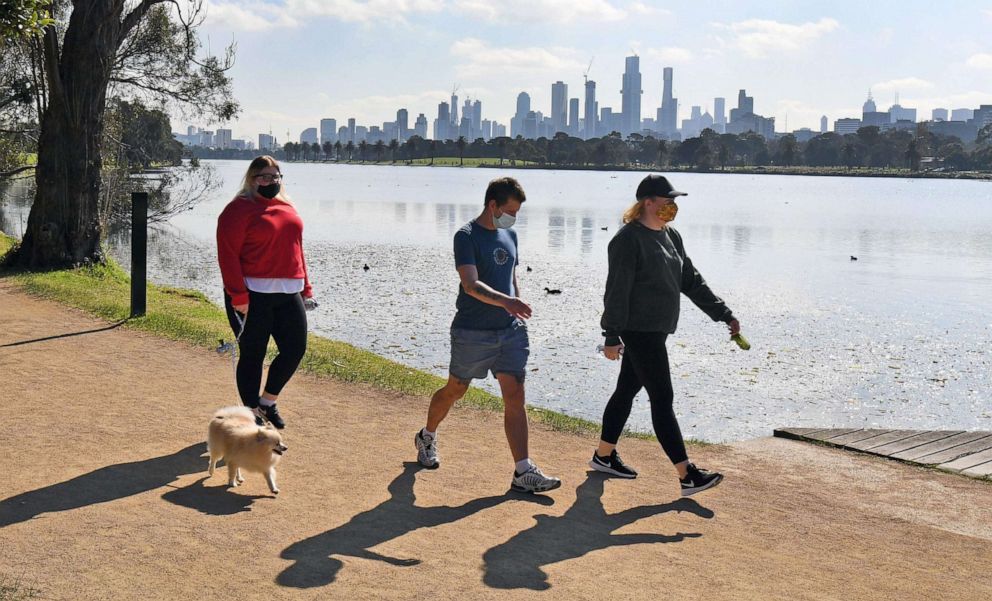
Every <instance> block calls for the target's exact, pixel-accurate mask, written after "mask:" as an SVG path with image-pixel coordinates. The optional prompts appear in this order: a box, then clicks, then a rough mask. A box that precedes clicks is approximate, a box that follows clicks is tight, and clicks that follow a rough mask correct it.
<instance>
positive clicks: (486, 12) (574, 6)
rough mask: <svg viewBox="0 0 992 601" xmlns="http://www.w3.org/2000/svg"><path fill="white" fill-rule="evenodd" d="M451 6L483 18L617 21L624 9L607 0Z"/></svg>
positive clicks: (490, 0) (505, 0)
mask: <svg viewBox="0 0 992 601" xmlns="http://www.w3.org/2000/svg"><path fill="white" fill-rule="evenodd" d="M453 8H454V9H455V10H456V11H457V12H460V13H462V14H464V15H467V16H469V17H475V18H479V19H483V20H486V21H500V22H514V23H528V22H533V21H550V22H554V23H571V22H574V21H593V22H603V21H620V20H623V19H625V18H626V17H627V12H626V11H624V10H623V9H620V8H618V7H616V6H614V5H613V4H612V3H610V2H608V1H607V0H454V2H453Z"/></svg>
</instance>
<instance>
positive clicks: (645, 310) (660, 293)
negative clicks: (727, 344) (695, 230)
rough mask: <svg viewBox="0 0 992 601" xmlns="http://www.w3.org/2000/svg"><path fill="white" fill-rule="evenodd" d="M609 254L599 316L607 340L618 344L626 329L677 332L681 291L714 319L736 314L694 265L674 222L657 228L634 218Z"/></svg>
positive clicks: (732, 317) (622, 231)
mask: <svg viewBox="0 0 992 601" xmlns="http://www.w3.org/2000/svg"><path fill="white" fill-rule="evenodd" d="M609 257H610V272H609V276H607V278H606V294H604V295H603V304H604V306H605V309H604V311H603V318H602V320H601V321H600V325H601V326H602V328H603V336H606V345H607V346H614V345H616V344H619V337H620V334H621V332H623V331H625V330H632V331H635V332H664V333H666V334H672V333H674V332H675V328H676V326H677V325H678V322H679V293H684V294H685V295H686V296H688V297H689V299H690V300H691V301H692V302H693V303H695V305H696V306H697V307H699V308H700V309H702V311H703V312H704V313H706V314H707V315H709V316H710V318H711V319H713V321H724V322H728V323H729V322H730V321H732V320H733V319H734V315H733V313H732V312H731V311H730V309H729V308H727V305H726V304H725V303H724V302H723V300H722V299H720V297H718V296H717V295H716V294H713V291H712V290H710V287H709V286H707V285H706V281H705V280H704V279H703V276H701V275H699V272H698V271H696V268H695V267H693V266H692V261H691V260H690V259H689V257H688V256H687V255H686V254H685V246H683V244H682V236H681V235H679V233H678V232H677V231H676V230H675V229H673V228H671V227H665V228H663V229H661V230H657V231H656V230H652V229H650V228H648V227H645V226H644V225H642V224H641V223H640V222H637V221H632V222H631V223H628V224H626V225H624V226H623V227H622V228H620V229H619V230H618V231H617V233H616V235H615V236H613V239H612V240H610V245H609Z"/></svg>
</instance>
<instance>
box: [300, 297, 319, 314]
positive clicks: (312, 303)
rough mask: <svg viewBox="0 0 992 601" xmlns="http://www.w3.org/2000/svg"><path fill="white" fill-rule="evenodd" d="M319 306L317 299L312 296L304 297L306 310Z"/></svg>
mask: <svg viewBox="0 0 992 601" xmlns="http://www.w3.org/2000/svg"><path fill="white" fill-rule="evenodd" d="M319 306H320V305H319V304H318V303H317V301H315V300H313V297H312V296H309V297H307V298H304V299H303V309H304V310H306V311H313V310H314V309H316V308H317V307H319Z"/></svg>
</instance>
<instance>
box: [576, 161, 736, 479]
mask: <svg viewBox="0 0 992 601" xmlns="http://www.w3.org/2000/svg"><path fill="white" fill-rule="evenodd" d="M635 196H636V198H637V202H636V203H634V204H633V205H632V206H631V207H630V208H629V209H627V211H626V212H625V213H624V217H623V221H624V226H623V227H621V228H620V229H619V230H618V231H617V233H616V235H615V236H613V239H612V240H611V241H610V245H609V275H608V277H607V280H606V294H605V295H604V297H603V301H604V305H605V308H604V311H603V318H602V321H601V325H602V328H603V336H604V337H605V338H606V341H605V344H604V346H603V354H604V355H606V357H607V358H608V359H611V360H617V359H619V358H621V357H622V359H623V360H622V363H621V366H620V376H619V377H618V378H617V386H616V390H615V391H614V392H613V395H612V396H611V397H610V400H609V402H608V403H607V405H606V410H605V411H604V413H603V429H602V435H601V437H600V443H599V449H597V451H596V452H595V453H594V454H593V457H592V460H591V461H590V462H589V465H590V467H592V468H593V469H596V470H599V471H602V472H606V473H609V474H613V475H615V476H620V477H624V478H635V477H637V472H636V471H635V470H633V469H632V468H630V467H629V466H627V465H625V464H624V463H623V461H621V460H620V456H619V455H618V454H617V452H616V444H617V441H618V440H619V438H620V433H621V432H622V431H623V428H624V425H625V424H626V423H627V418H628V417H629V416H630V409H631V406H632V405H633V401H634V396H635V395H636V394H637V392H638V391H640V389H641V388H642V387H643V388H645V389H647V392H648V397H649V398H650V401H651V422H652V425H653V426H654V431H655V435H657V437H658V441H659V442H660V443H661V446H662V448H663V449H664V451H665V454H667V455H668V458H669V459H670V460H671V462H672V464H674V466H675V469H676V471H677V472H678V476H679V480H680V483H681V487H682V496H684V497H688V496H690V495H693V494H695V493H697V492H700V491H703V490H706V489H707V488H712V487H713V486H716V485H717V484H719V483H720V480H722V479H723V476H722V475H721V474H719V473H717V472H711V471H707V470H703V469H700V468H697V467H696V466H695V465H693V464H692V463H690V462H689V457H688V455H687V454H686V449H685V442H684V441H683V439H682V432H681V430H680V429H679V423H678V419H676V417H675V411H674V409H673V407H672V402H673V399H674V391H673V389H672V378H671V372H670V370H669V365H668V350H667V348H666V347H665V342H666V339H667V338H668V335H669V334H672V333H674V332H675V328H676V326H677V325H678V319H679V301H680V297H679V295H680V294H685V295H686V296H688V297H689V299H690V300H692V302H693V303H695V304H696V306H697V307H699V308H700V309H702V310H703V312H704V313H706V314H707V315H709V316H710V318H712V319H713V320H714V321H722V322H725V323H727V325H728V326H729V328H730V333H731V335H734V334H738V333H739V332H740V323H738V321H737V320H736V319H735V318H734V315H733V313H732V312H731V311H730V309H729V308H727V305H726V304H724V302H723V301H722V300H721V299H720V298H719V297H718V296H716V295H715V294H714V293H713V291H712V290H710V288H709V286H707V285H706V281H705V280H703V277H702V276H701V275H699V272H698V271H696V269H695V268H694V267H693V266H692V261H690V260H689V257H688V256H687V255H686V253H685V247H684V246H683V244H682V236H681V235H680V234H679V233H678V232H677V231H676V230H675V229H674V228H672V227H670V225H669V224H670V223H671V221H672V220H674V219H675V215H676V213H677V212H678V205H677V204H676V203H675V199H676V198H677V197H679V196H685V192H678V191H676V190H675V189H673V188H672V186H671V184H670V183H669V182H668V180H667V179H666V178H664V177H662V176H660V175H649V176H647V177H645V178H644V179H643V180H642V181H641V183H640V185H638V187H637V192H636V194H635Z"/></svg>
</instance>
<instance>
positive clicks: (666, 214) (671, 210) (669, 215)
mask: <svg viewBox="0 0 992 601" xmlns="http://www.w3.org/2000/svg"><path fill="white" fill-rule="evenodd" d="M678 212H679V205H677V204H675V203H674V202H673V203H671V204H667V205H664V206H662V207H660V208H659V209H658V212H657V215H658V219H661V220H662V221H664V222H665V223H668V222H670V221H674V220H675V215H676V214H677V213H678Z"/></svg>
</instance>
